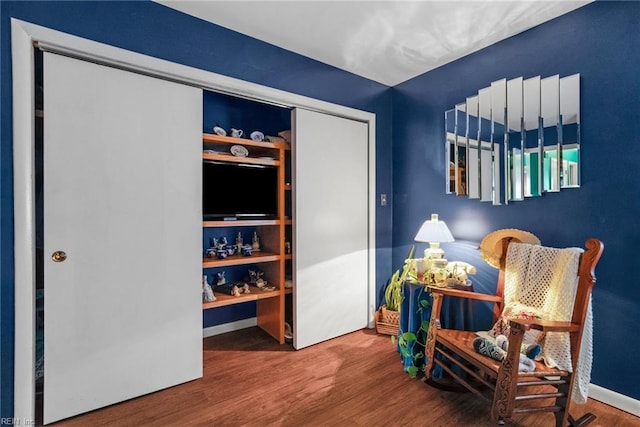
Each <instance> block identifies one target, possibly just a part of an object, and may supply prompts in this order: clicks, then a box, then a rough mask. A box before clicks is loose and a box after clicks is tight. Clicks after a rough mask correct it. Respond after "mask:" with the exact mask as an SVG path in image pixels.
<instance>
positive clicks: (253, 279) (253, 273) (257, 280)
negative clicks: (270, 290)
mask: <svg viewBox="0 0 640 427" xmlns="http://www.w3.org/2000/svg"><path fill="white" fill-rule="evenodd" d="M262 276H264V271H260V270H249V283H251V284H252V285H256V286H257V287H259V288H262V287H264V286H266V285H267V282H266V281H265V280H264V279H263V278H262Z"/></svg>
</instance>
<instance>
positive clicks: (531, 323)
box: [509, 319, 580, 332]
mask: <svg viewBox="0 0 640 427" xmlns="http://www.w3.org/2000/svg"><path fill="white" fill-rule="evenodd" d="M509 322H514V323H518V324H520V325H523V326H524V327H525V328H526V329H537V330H540V331H544V332H577V331H579V330H580V325H579V324H577V323H571V322H560V321H555V320H542V319H509Z"/></svg>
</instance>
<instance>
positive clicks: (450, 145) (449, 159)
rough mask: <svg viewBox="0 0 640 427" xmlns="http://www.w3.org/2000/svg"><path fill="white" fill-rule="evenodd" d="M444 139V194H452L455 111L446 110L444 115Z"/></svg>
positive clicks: (453, 190) (453, 188) (454, 186)
mask: <svg viewBox="0 0 640 427" xmlns="http://www.w3.org/2000/svg"><path fill="white" fill-rule="evenodd" d="M444 123H445V133H446V139H445V143H444V151H445V160H446V165H447V166H446V174H445V175H446V179H445V188H446V190H445V192H446V193H447V194H452V193H455V192H456V184H455V183H456V180H455V177H456V171H455V164H456V163H455V153H456V147H455V145H456V110H455V109H451V110H447V111H445V113H444Z"/></svg>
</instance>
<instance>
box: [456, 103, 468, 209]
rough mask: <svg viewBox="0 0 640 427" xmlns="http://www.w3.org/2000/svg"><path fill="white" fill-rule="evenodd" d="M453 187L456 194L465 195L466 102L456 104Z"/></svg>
mask: <svg viewBox="0 0 640 427" xmlns="http://www.w3.org/2000/svg"><path fill="white" fill-rule="evenodd" d="M455 148H456V156H455V159H456V164H455V178H456V179H455V187H456V194H457V195H458V196H466V195H467V104H466V103H462V104H458V105H456V147H455Z"/></svg>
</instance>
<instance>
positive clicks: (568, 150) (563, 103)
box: [560, 74, 580, 188]
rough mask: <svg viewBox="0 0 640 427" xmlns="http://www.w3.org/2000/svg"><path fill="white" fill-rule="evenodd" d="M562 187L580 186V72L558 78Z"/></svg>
mask: <svg viewBox="0 0 640 427" xmlns="http://www.w3.org/2000/svg"><path fill="white" fill-rule="evenodd" d="M560 118H561V120H560V121H561V123H562V127H561V129H560V131H561V132H562V171H561V175H562V178H561V180H560V182H561V184H560V186H561V187H562V188H575V187H579V186H580V74H573V75H571V76H567V77H563V78H561V79H560Z"/></svg>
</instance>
